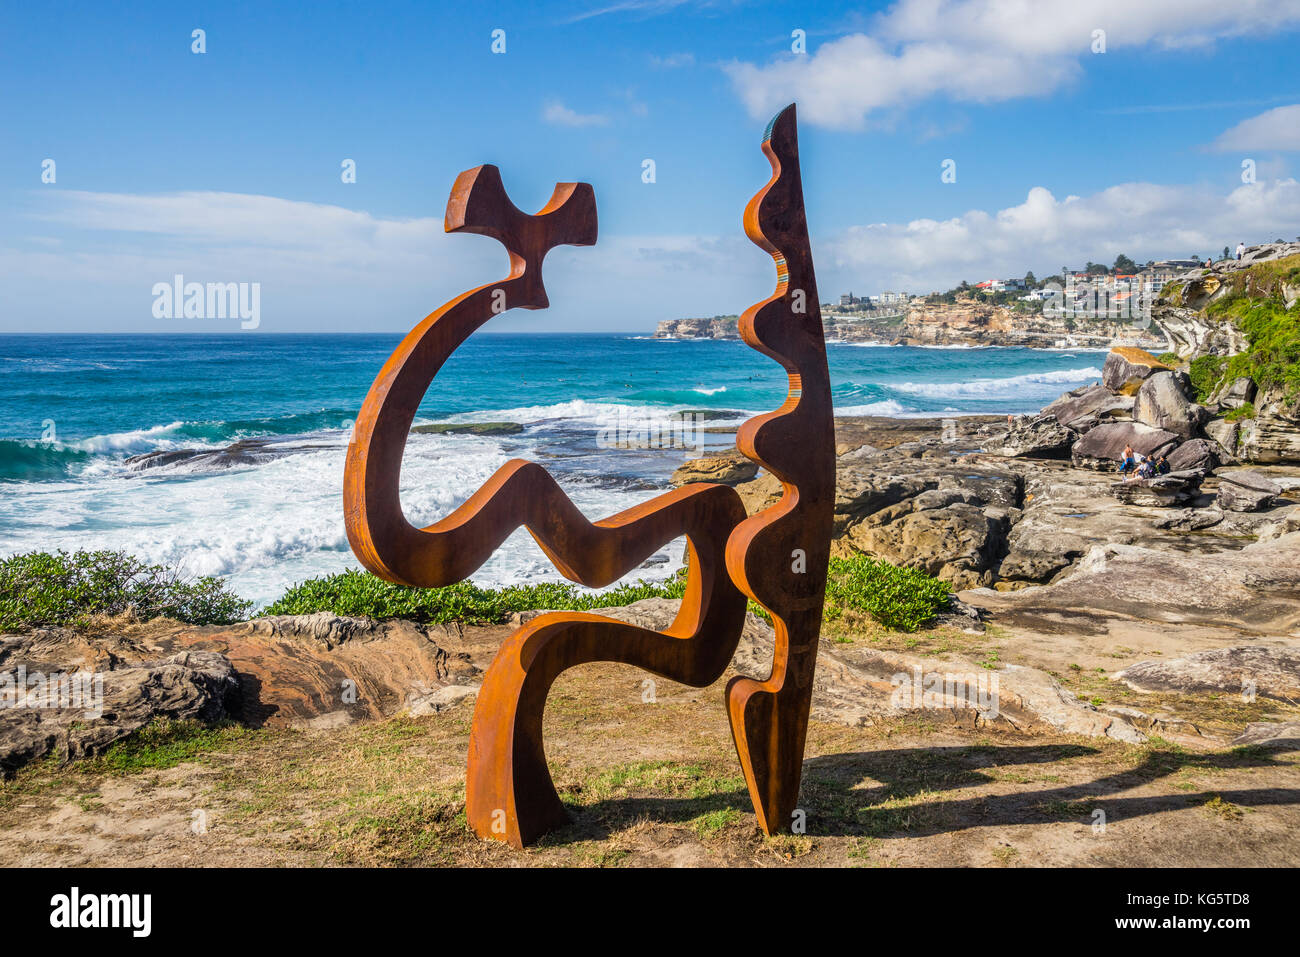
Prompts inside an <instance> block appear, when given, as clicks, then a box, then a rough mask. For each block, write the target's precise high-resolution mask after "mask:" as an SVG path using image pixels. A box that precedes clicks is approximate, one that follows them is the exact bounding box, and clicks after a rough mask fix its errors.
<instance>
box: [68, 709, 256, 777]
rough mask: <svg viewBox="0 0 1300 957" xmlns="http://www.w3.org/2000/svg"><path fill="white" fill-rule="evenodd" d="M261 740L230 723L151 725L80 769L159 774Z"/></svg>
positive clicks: (169, 723) (242, 727) (251, 730)
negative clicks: (188, 762)
mask: <svg viewBox="0 0 1300 957" xmlns="http://www.w3.org/2000/svg"><path fill="white" fill-rule="evenodd" d="M264 736H265V732H262V731H259V730H257V729H255V728H246V727H244V726H243V725H240V724H236V723H235V722H233V721H231V722H225V723H223V724H219V725H216V726H214V727H208V726H206V725H204V724H200V723H199V722H198V721H192V720H186V721H169V720H161V721H153V722H151V723H149V724H147V725H145V726H144V727H143V728H141V729H140V730H139V731H136V732H134V733H132V734H131V735H129V736H127V737H126V738H123V739H122V740H121V741H118V742H116V743H115V744H113V745H111V746H110V747H109V748H108V750H106V751H105V752H104V753H103V754H102V755H100V756H99V757H97V758H94V759H92V760H90V761H88V762H86V763H85V764H84V765H83V769H84V770H86V771H92V772H93V771H100V772H107V773H109V774H137V773H139V772H141V771H161V770H163V769H165V768H171V767H175V766H176V765H178V764H181V763H183V762H185V761H192V760H194V759H195V758H197V757H199V756H201V755H203V754H206V753H209V752H213V751H229V750H231V749H234V748H238V747H241V746H243V745H246V744H248V743H250V742H253V741H256V740H258V739H259V738H261V737H264Z"/></svg>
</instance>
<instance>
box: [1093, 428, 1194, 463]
mask: <svg viewBox="0 0 1300 957" xmlns="http://www.w3.org/2000/svg"><path fill="white" fill-rule="evenodd" d="M1177 442H1178V436H1177V435H1175V434H1174V433H1172V432H1166V431H1165V430H1164V429H1156V428H1152V427H1151V426H1149V425H1143V424H1142V423H1141V422H1107V423H1103V424H1102V425H1099V426H1097V427H1096V428H1093V429H1089V430H1088V432H1087V433H1086V434H1085V435H1084V436H1083V437H1082V438H1080V439H1079V441H1078V442H1075V443H1074V448H1073V449H1072V450H1071V452H1070V457H1071V459H1072V460H1073V462H1074V465H1075V467H1076V468H1088V469H1095V470H1097V471H1113V470H1116V469H1118V468H1119V461H1120V457H1121V456H1122V455H1123V454H1124V447H1125V446H1126V445H1131V446H1132V447H1133V450H1134V451H1136V452H1138V453H1139V454H1140V455H1143V456H1150V455H1158V454H1160V453H1162V452H1164V453H1168V452H1169V451H1170V450H1171V449H1172V448H1173V447H1174V445H1175V444H1176V443H1177Z"/></svg>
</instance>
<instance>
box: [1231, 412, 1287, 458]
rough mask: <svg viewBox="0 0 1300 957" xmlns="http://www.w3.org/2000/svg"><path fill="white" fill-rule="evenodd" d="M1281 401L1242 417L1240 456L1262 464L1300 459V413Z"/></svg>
mask: <svg viewBox="0 0 1300 957" xmlns="http://www.w3.org/2000/svg"><path fill="white" fill-rule="evenodd" d="M1280 405H1281V404H1280V403H1269V404H1267V405H1261V406H1260V410H1259V414H1258V415H1256V416H1255V418H1253V419H1243V420H1242V421H1241V423H1240V428H1239V430H1238V433H1237V434H1238V442H1237V449H1238V452H1237V454H1238V456H1239V457H1240V458H1242V459H1244V460H1245V461H1247V462H1259V463H1261V464H1277V463H1288V462H1290V463H1295V462H1300V415H1297V414H1296V413H1295V412H1294V410H1289V409H1288V410H1287V411H1282V408H1280V407H1279V406H1280Z"/></svg>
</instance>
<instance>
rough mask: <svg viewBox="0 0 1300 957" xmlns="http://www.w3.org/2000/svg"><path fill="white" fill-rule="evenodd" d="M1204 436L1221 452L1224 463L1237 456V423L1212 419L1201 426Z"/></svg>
mask: <svg viewBox="0 0 1300 957" xmlns="http://www.w3.org/2000/svg"><path fill="white" fill-rule="evenodd" d="M1201 431H1203V432H1204V433H1205V434H1206V436H1208V437H1209V438H1210V439H1211V440H1212V441H1213V442H1214V443H1215V444H1217V445H1218V446H1219V448H1220V449H1222V450H1223V456H1224V459H1225V461H1226V460H1227V459H1229V458H1233V457H1235V456H1236V454H1237V423H1236V422H1225V421H1224V420H1223V419H1212V420H1210V421H1209V422H1207V423H1205V425H1204V426H1202V428H1201Z"/></svg>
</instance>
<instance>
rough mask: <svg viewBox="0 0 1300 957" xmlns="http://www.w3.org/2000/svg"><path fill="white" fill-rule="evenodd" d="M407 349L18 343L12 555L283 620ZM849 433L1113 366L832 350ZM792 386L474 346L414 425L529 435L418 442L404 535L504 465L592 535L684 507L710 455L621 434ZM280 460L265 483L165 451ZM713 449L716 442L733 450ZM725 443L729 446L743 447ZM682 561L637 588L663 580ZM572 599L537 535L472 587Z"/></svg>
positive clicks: (669, 365)
mask: <svg viewBox="0 0 1300 957" xmlns="http://www.w3.org/2000/svg"><path fill="white" fill-rule="evenodd" d="M400 338H401V337H400V336H398V335H395V334H393V335H302V336H294V335H279V336H276V335H258V334H235V335H213V336H193V335H186V336H149V335H138V336H105V335H94V336H89V335H87V336H73V335H58V336H55V335H50V336H42V335H22V336H14V335H9V336H0V554H5V555H7V554H12V553H14V552H19V551H28V550H34V549H54V548H65V549H74V548H81V547H85V548H103V547H114V548H125V549H127V550H130V551H132V552H134V553H136V554H138V555H140V556H141V557H143V558H146V559H149V560H151V561H158V562H168V563H174V564H178V565H180V566H181V567H183V568H184V569H185V570H186V571H188V572H190V573H194V574H219V575H225V576H228V577H229V578H230V579H231V581H232V584H233V585H234V587H235V588H236V590H238V591H240V592H241V593H242V594H244V595H246V596H247V597H249V598H253V599H255V600H257V601H259V602H264V601H267V600H270V599H271V598H274V597H275V596H276V595H278V594H279V593H280V592H282V591H283V589H284V588H285V587H286V586H287V585H288V584H291V583H292V582H294V581H297V580H301V579H302V578H305V577H309V576H312V575H319V574H324V573H328V572H332V571H338V570H341V569H343V568H346V567H352V566H355V564H356V563H355V560H354V559H353V558H352V556H351V553H350V551H349V549H348V545H347V539H346V537H345V535H344V532H343V522H342V508H341V491H340V489H341V483H342V469H343V457H344V452H345V449H346V445H347V438H348V434H349V430H350V428H351V420H352V419H353V417H354V416H355V415H356V412H357V409H358V408H359V407H360V405H361V402H362V400H363V399H364V398H365V394H366V391H367V390H368V389H369V387H370V383H371V381H372V379H373V378H374V375H375V373H376V372H378V370H379V367H380V366H381V365H382V364H383V361H384V360H385V359H386V358H387V356H388V354H389V352H390V351H391V350H392V348H393V347H394V346H395V345H396V344H397V342H398V341H400ZM827 348H828V352H829V359H830V367H831V376H832V382H833V385H834V397H835V405H836V410H837V413H839V414H845V415H944V414H962V413H977V412H992V413H1003V412H1030V411H1036V410H1037V409H1039V408H1041V407H1042V406H1043V405H1044V404H1045V403H1046V402H1048V401H1050V400H1051V399H1053V398H1055V397H1056V396H1057V395H1059V394H1060V393H1061V392H1063V391H1065V390H1066V389H1069V388H1073V387H1075V386H1078V385H1081V384H1083V383H1086V382H1090V381H1093V380H1096V379H1097V378H1098V377H1099V376H1100V366H1101V360H1102V358H1103V355H1102V354H1100V353H1097V352H1085V351H1078V350H1075V351H1044V350H1029V349H995V348H989V349H928V348H912V347H905V346H902V347H887V346H863V345H850V344H845V343H831V344H829V345H828V347H827ZM784 395H785V385H784V374H783V372H782V370H781V369H780V368H779V367H778V366H777V365H776V364H775V363H773V362H772V361H771V360H769V359H767V358H766V357H764V356H762V355H760V354H758V353H757V352H754V351H753V350H751V349H749V348H748V347H747V346H745V345H744V344H743V343H741V342H737V341H713V340H706V341H677V340H655V339H650V338H647V337H643V336H633V335H627V334H602V335H558V334H557V335H492V334H479V335H477V336H474V337H473V338H471V339H470V340H469V342H468V343H466V344H465V345H464V346H463V347H462V348H461V349H460V350H459V351H457V352H456V353H455V354H454V355H453V356H452V357H451V359H450V360H449V361H448V362H447V364H446V366H445V367H444V368H443V370H442V372H441V373H440V374H439V376H438V378H437V379H436V380H435V382H434V384H433V387H432V388H431V389H430V391H429V393H428V395H427V396H426V397H425V400H424V403H423V405H422V406H421V410H420V416H419V419H418V420H417V421H426V422H443V421H497V420H508V421H513V422H518V423H520V424H522V425H523V426H524V427H525V428H524V431H523V432H521V433H518V434H516V435H509V436H444V435H412V437H411V441H410V442H409V443H408V447H407V456H406V460H405V464H404V466H403V471H402V488H403V506H404V508H405V510H406V512H407V517H408V518H409V519H410V520H411V521H413V522H417V523H419V524H427V523H428V522H431V521H433V520H435V519H436V518H438V517H440V516H441V515H444V514H446V513H447V511H449V510H450V509H452V508H454V507H455V506H456V505H457V504H459V503H460V502H462V501H464V499H465V498H466V497H468V496H469V494H471V493H472V492H473V491H474V490H475V489H477V488H478V487H479V486H480V485H481V484H482V483H483V482H484V481H485V480H486V479H487V478H488V477H489V476H490V475H491V474H492V472H494V471H495V470H496V469H497V468H498V467H499V466H500V465H501V464H502V463H504V462H505V461H506V460H508V459H510V458H515V457H523V458H531V459H536V460H538V461H541V462H543V463H544V464H546V465H547V467H548V468H550V469H551V470H552V471H553V472H554V473H555V474H556V476H557V477H558V478H559V479H560V481H561V484H562V485H564V486H565V489H566V491H567V492H568V493H569V494H570V496H571V497H572V498H573V499H574V501H575V502H576V503H577V504H578V505H579V507H580V508H582V510H583V511H584V512H585V513H586V514H587V515H588V516H589V517H591V518H597V517H600V516H602V515H606V514H610V513H612V512H615V511H619V510H620V509H623V508H627V507H629V506H630V505H633V504H635V503H636V502H638V501H641V500H644V499H645V498H647V497H649V496H651V495H653V494H654V490H656V489H664V488H667V487H668V485H667V477H668V475H669V473H670V472H671V471H672V469H673V468H675V467H676V466H677V465H679V464H680V463H681V461H682V460H683V459H684V458H687V457H692V456H693V455H694V454H695V453H693V452H692V453H685V452H683V451H681V450H680V449H677V450H656V451H646V450H638V449H611V448H602V447H600V446H599V445H598V443H597V436H598V435H599V434H600V432H601V430H602V429H609V428H610V427H611V426H613V425H615V424H616V423H620V422H622V423H624V424H626V423H628V422H633V423H635V422H640V421H647V422H650V421H662V420H665V419H666V417H667V416H668V414H669V413H671V412H673V411H676V410H683V409H692V410H698V409H711V410H718V411H723V410H725V411H730V412H735V413H739V415H737V416H734V417H732V418H733V420H734V421H739V420H740V418H742V417H744V416H745V415H748V414H750V413H753V412H758V411H765V410H768V409H772V408H775V407H776V406H777V405H779V404H780V403H781V401H782V399H783V398H784ZM245 438H263V439H270V440H271V441H272V451H277V450H278V451H279V453H280V454H274V455H268V456H266V457H264V458H263V459H262V460H260V461H259V462H257V463H256V464H243V465H235V466H233V467H232V466H228V465H224V464H213V463H210V462H209V463H206V464H203V463H202V462H201V461H197V462H184V461H182V462H179V463H177V464H175V465H172V466H166V467H161V468H152V469H146V470H139V469H134V468H132V467H131V466H130V465H129V464H128V463H127V462H126V459H127V458H128V457H130V456H132V455H138V454H141V453H145V452H152V451H166V450H178V449H194V448H206V449H219V448H222V447H224V446H226V445H229V444H230V443H231V442H234V441H236V440H239V439H245ZM715 441H716V440H715ZM723 441H726V439H725V438H724V439H723ZM680 552H681V549H680V543H677V544H676V545H674V546H673V547H670V548H667V549H665V551H664V554H663V555H661V556H659V557H658V559H657V560H656V563H655V564H654V565H652V566H650V567H648V568H646V569H642V570H640V571H639V572H637V573H635V574H634V576H633V577H636V575H640V576H641V577H662V576H663V575H665V574H668V573H670V572H671V571H672V570H674V569H675V568H676V567H678V565H679V564H680V560H681V555H680ZM474 577H475V580H477V581H480V582H482V583H485V584H500V583H504V582H511V581H524V580H537V579H543V578H545V579H558V578H559V576H558V575H557V574H556V573H555V572H554V570H553V569H551V567H550V566H549V564H548V563H547V562H546V560H545V558H544V557H543V556H542V554H541V552H540V551H539V550H538V549H537V548H536V547H535V546H534V545H533V543H532V541H531V539H530V538H528V536H527V534H526V533H523V532H520V533H517V534H516V536H515V537H514V538H512V539H511V541H510V542H508V543H507V544H506V546H504V547H503V549H502V550H501V552H499V553H498V554H497V555H496V556H494V557H493V559H492V560H491V561H490V562H489V563H488V564H487V565H485V566H484V568H483V569H482V570H481V571H480V572H479V573H478V574H477V575H475V576H474Z"/></svg>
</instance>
